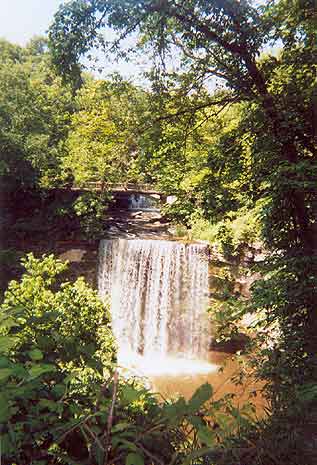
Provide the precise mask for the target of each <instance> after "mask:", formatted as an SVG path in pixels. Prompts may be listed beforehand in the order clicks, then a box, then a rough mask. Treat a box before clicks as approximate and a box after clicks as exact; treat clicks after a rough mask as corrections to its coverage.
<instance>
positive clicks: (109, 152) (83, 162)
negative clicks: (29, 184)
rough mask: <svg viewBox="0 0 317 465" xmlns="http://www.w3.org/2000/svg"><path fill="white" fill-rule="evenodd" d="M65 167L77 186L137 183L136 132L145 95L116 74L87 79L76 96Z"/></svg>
mask: <svg viewBox="0 0 317 465" xmlns="http://www.w3.org/2000/svg"><path fill="white" fill-rule="evenodd" d="M75 102H76V112H75V113H74V115H73V117H72V125H71V131H70V134H69V137H68V140H67V148H68V155H67V157H66V158H65V159H64V162H63V164H64V167H66V168H67V169H68V170H70V171H72V173H73V174H74V177H75V181H76V183H77V184H78V185H82V184H84V183H85V182H86V181H90V180H95V181H102V182H103V183H115V182H122V181H124V182H126V181H128V180H135V179H134V178H135V175H137V173H135V168H134V164H135V158H136V154H137V153H136V151H137V137H136V131H137V126H138V124H139V122H138V119H139V116H138V115H139V114H140V112H142V111H144V93H143V92H142V91H141V90H139V89H137V88H136V87H134V86H132V85H131V84H129V83H128V82H125V81H123V80H122V79H121V78H120V77H119V76H117V75H114V76H113V77H112V80H111V81H101V80H98V81H97V80H92V79H91V80H87V82H86V83H85V85H84V86H83V87H82V88H81V89H80V91H79V92H78V93H77V95H76V100H75Z"/></svg>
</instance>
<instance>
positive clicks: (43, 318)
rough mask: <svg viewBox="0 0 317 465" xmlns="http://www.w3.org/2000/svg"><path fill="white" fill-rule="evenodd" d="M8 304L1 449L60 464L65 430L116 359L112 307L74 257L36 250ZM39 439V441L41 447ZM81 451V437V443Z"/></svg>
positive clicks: (8, 458)
mask: <svg viewBox="0 0 317 465" xmlns="http://www.w3.org/2000/svg"><path fill="white" fill-rule="evenodd" d="M23 266H24V267H25V270H26V272H25V274H24V275H23V277H22V280H21V282H20V283H18V282H15V281H12V282H11V283H10V285H9V287H8V290H7V291H6V294H5V299H4V302H3V304H2V306H1V336H0V352H1V359H0V360H1V369H0V390H1V409H0V412H1V413H0V415H1V420H0V422H1V424H2V425H3V426H2V430H1V453H2V459H3V460H4V463H12V461H13V462H18V463H30V461H32V463H38V464H40V463H56V462H55V460H56V459H54V457H57V456H58V455H59V453H60V450H61V449H62V450H65V449H66V450H67V448H68V447H71V445H69V444H68V445H67V444H61V441H60V438H61V437H62V435H63V434H64V432H65V431H67V430H68V429H70V428H72V427H73V426H74V425H76V424H77V422H78V418H80V417H81V416H82V415H87V412H89V413H91V412H92V409H93V405H94V402H95V396H96V390H97V388H99V386H100V384H101V383H102V382H103V380H104V379H106V378H107V377H108V376H109V373H110V372H111V371H112V369H113V363H114V361H115V349H114V341H113V337H112V333H111V329H110V321H109V313H108V311H107V309H106V308H105V307H104V305H103V304H102V303H101V302H100V301H99V300H98V298H97V295H96V292H95V291H93V290H91V289H90V288H89V287H88V286H87V285H86V284H85V282H84V281H83V279H78V280H77V281H76V282H75V283H74V284H71V283H69V282H66V283H63V284H60V285H58V276H59V275H60V274H61V273H62V272H63V271H65V269H66V264H64V263H62V262H60V261H59V260H55V259H54V258H53V256H46V257H43V259H42V260H38V259H36V258H34V256H33V255H32V254H29V255H28V256H27V258H26V259H24V260H23ZM35 445H36V447H34V446H35ZM77 446H78V449H79V450H80V447H81V442H80V438H79V442H78V444H77Z"/></svg>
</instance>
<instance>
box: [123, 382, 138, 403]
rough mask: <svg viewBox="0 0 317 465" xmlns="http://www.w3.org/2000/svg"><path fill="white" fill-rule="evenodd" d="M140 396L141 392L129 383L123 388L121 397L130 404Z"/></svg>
mask: <svg viewBox="0 0 317 465" xmlns="http://www.w3.org/2000/svg"><path fill="white" fill-rule="evenodd" d="M140 396H141V392H140V391H137V390H136V389H135V388H133V387H132V386H129V385H127V386H124V387H123V388H122V393H121V399H122V402H123V404H130V403H132V402H134V401H135V400H138V399H139V397H140Z"/></svg>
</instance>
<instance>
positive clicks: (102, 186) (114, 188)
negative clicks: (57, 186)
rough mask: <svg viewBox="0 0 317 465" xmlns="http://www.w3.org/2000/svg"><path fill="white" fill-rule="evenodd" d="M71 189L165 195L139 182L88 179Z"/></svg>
mask: <svg viewBox="0 0 317 465" xmlns="http://www.w3.org/2000/svg"><path fill="white" fill-rule="evenodd" d="M72 190H88V191H100V192H102V191H110V192H122V193H127V194H128V193H130V194H148V195H158V196H160V197H165V194H164V193H163V192H161V191H159V190H158V189H156V188H155V187H154V186H152V185H151V184H139V183H130V182H127V183H108V182H101V181H96V182H94V181H90V182H86V183H84V185H83V186H82V187H79V186H74V187H73V188H72Z"/></svg>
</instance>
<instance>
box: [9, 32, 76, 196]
mask: <svg viewBox="0 0 317 465" xmlns="http://www.w3.org/2000/svg"><path fill="white" fill-rule="evenodd" d="M0 51H1V53H0V55H1V59H0V153H1V160H0V176H1V184H2V188H3V189H4V188H5V189H6V190H14V189H15V188H17V187H22V188H26V187H32V186H35V185H41V186H45V187H47V186H52V185H55V184H56V183H58V181H59V180H60V176H61V173H60V159H61V158H62V157H63V155H64V153H65V151H64V141H65V137H66V134H67V130H68V124H69V116H70V112H71V111H72V96H71V93H70V89H69V88H68V87H66V86H63V85H62V83H61V78H59V77H57V76H56V74H54V72H53V71H52V67H51V65H50V59H49V55H48V53H47V51H46V43H45V41H44V40H43V39H34V40H33V41H31V42H30V44H29V45H28V46H27V47H26V48H22V47H19V46H16V45H12V44H10V43H8V42H6V41H4V40H2V41H1V42H0Z"/></svg>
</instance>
